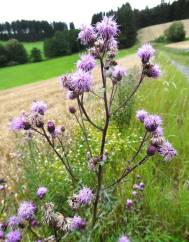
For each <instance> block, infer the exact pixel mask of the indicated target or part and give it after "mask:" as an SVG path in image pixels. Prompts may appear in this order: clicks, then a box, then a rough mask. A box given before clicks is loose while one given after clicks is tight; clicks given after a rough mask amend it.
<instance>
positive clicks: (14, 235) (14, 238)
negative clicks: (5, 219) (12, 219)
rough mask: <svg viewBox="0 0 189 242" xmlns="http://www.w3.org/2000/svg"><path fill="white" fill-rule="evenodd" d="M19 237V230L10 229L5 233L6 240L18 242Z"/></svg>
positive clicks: (20, 237)
mask: <svg viewBox="0 0 189 242" xmlns="http://www.w3.org/2000/svg"><path fill="white" fill-rule="evenodd" d="M21 239H22V235H21V233H20V231H19V230H14V231H11V232H9V233H8V234H7V235H6V241H7V242H20V241H21Z"/></svg>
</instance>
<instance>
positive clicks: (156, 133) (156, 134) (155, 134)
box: [153, 126, 163, 136]
mask: <svg viewBox="0 0 189 242" xmlns="http://www.w3.org/2000/svg"><path fill="white" fill-rule="evenodd" d="M153 135H154V136H163V128H162V127H160V126H158V127H157V129H156V130H155V131H154V132H153Z"/></svg>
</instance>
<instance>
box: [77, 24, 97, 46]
mask: <svg viewBox="0 0 189 242" xmlns="http://www.w3.org/2000/svg"><path fill="white" fill-rule="evenodd" d="M78 39H80V41H81V44H83V45H90V44H92V43H93V42H94V41H95V39H96V34H95V31H94V28H93V27H92V26H91V25H83V26H82V27H81V29H80V32H79V34H78Z"/></svg>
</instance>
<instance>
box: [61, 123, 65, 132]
mask: <svg viewBox="0 0 189 242" xmlns="http://www.w3.org/2000/svg"><path fill="white" fill-rule="evenodd" d="M65 130H66V129H65V127H64V126H63V125H62V126H61V131H62V133H63V132H64V131H65Z"/></svg>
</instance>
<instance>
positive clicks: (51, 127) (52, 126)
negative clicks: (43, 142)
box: [47, 120, 55, 134]
mask: <svg viewBox="0 0 189 242" xmlns="http://www.w3.org/2000/svg"><path fill="white" fill-rule="evenodd" d="M47 130H48V132H49V133H50V134H53V133H54V131H55V124H54V122H53V121H51V120H49V121H48V123H47Z"/></svg>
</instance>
